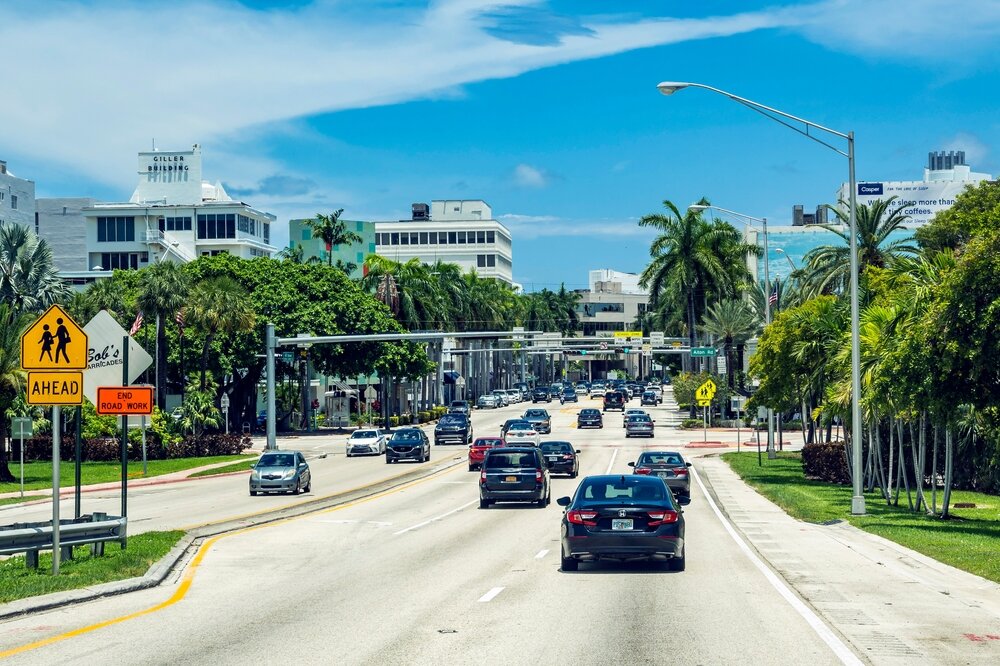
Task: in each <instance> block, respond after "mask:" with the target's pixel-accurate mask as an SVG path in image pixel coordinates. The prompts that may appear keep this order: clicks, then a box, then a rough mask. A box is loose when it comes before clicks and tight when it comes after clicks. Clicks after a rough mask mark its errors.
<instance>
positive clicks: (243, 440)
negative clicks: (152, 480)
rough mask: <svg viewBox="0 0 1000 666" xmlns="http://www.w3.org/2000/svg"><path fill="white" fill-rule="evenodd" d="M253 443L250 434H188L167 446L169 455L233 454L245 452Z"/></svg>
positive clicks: (173, 456) (179, 456)
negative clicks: (198, 435) (197, 435)
mask: <svg viewBox="0 0 1000 666" xmlns="http://www.w3.org/2000/svg"><path fill="white" fill-rule="evenodd" d="M251 443H252V442H251V441H250V438H249V437H248V436H246V435H243V434H236V433H230V434H228V435H227V434H225V433H212V434H210V435H205V434H203V435H201V436H200V437H194V436H188V437H185V438H184V439H182V440H180V441H179V442H176V443H172V444H170V445H169V446H167V457H168V458H194V457H202V456H232V455H238V454H240V453H243V450H244V449H248V448H250V445H251Z"/></svg>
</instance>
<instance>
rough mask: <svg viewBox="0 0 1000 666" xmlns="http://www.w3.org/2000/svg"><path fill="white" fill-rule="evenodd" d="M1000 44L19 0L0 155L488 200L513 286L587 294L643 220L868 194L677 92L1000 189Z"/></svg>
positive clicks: (381, 207) (8, 56)
mask: <svg viewBox="0 0 1000 666" xmlns="http://www.w3.org/2000/svg"><path fill="white" fill-rule="evenodd" d="M151 5H152V6H151ZM998 33H1000V2H997V1H995V0H905V1H904V0H815V1H806V2H790V1H787V0H786V1H784V2H782V1H780V0H779V1H775V2H760V1H758V0H748V1H744V2H721V1H712V0H704V1H701V2H679V1H676V0H671V1H668V0H641V1H627V0H617V1H616V2H608V1H600V0H548V1H545V0H511V1H509V2H490V1H487V0H436V1H433V2H427V1H425V2H406V1H404V0H375V1H370V0H365V1H364V2H357V1H356V0H355V1H353V2H349V1H347V0H325V1H322V0H320V1H316V2H308V1H305V0H300V1H294V2H263V1H253V2H251V1H249V0H248V1H245V2H235V1H233V0H229V1H225V2H222V1H219V2H208V1H201V2H198V1H192V0H177V1H175V2H171V3H169V4H162V5H161V4H159V3H155V5H154V4H153V3H144V2H142V3H141V2H129V1H124V2H111V1H110V0H108V1H104V0H59V1H56V2H46V3H44V4H43V3H37V2H32V1H28V0H14V1H13V2H4V3H3V4H2V5H0V43H2V44H3V45H4V47H3V48H4V59H5V61H6V62H7V64H8V73H7V75H6V76H7V81H6V82H5V95H4V101H3V103H2V104H0V127H2V128H3V131H2V132H0V159H6V160H7V161H8V163H9V166H10V169H11V170H12V171H13V172H14V173H16V174H17V175H19V176H22V177H26V178H30V179H32V180H34V181H35V182H36V184H37V192H38V196H93V197H96V198H98V199H102V200H110V201H117V200H125V199H127V198H128V196H129V195H130V194H131V191H132V189H133V187H134V184H135V175H134V169H135V164H136V163H135V155H136V152H138V151H139V150H144V149H147V148H148V147H149V145H150V142H151V140H152V139H153V138H155V139H156V144H157V146H158V147H160V148H163V149H184V148H187V147H188V146H190V145H191V144H193V143H200V144H201V145H202V149H203V154H204V159H205V176H206V178H209V179H212V180H216V179H218V180H221V181H222V182H223V183H225V184H226V185H227V187H229V188H230V190H231V191H233V192H238V193H239V194H240V196H241V198H243V199H244V200H246V201H247V202H249V203H251V204H252V205H254V206H256V207H258V208H261V209H263V210H267V211H270V212H272V213H274V214H276V215H277V216H278V218H279V220H280V221H282V222H284V221H286V220H287V219H289V218H291V217H311V216H312V215H314V214H315V213H317V212H321V211H324V212H325V211H329V210H333V209H336V208H344V209H345V213H344V216H345V217H346V218H349V219H376V220H377V219H397V218H402V217H407V216H408V214H409V205H410V204H411V203H413V202H418V201H426V202H429V201H430V200H431V199H444V198H449V199H453V198H469V199H478V198H481V199H485V200H486V201H487V202H488V203H490V204H491V205H492V206H493V210H494V214H495V216H496V217H498V218H499V219H501V220H502V221H504V223H505V224H507V225H508V226H509V227H510V228H511V230H512V232H513V234H514V277H515V279H516V280H518V281H520V282H522V283H524V285H525V287H526V288H527V289H529V290H532V289H539V288H541V287H543V286H548V287H557V286H558V284H559V283H560V282H566V284H567V285H568V286H571V287H582V286H585V285H586V279H587V271H588V270H590V269H593V268H615V269H618V270H628V271H640V270H641V269H642V268H643V266H644V265H645V264H646V262H647V260H648V245H649V240H650V238H651V235H650V233H649V232H647V231H645V230H640V229H639V228H638V226H637V224H636V221H637V220H638V218H639V217H641V216H642V215H644V214H647V213H651V212H657V211H659V210H661V204H660V202H661V201H662V200H663V199H670V200H672V201H674V202H675V203H677V204H678V206H680V207H681V208H683V207H684V206H686V205H687V204H688V203H691V202H694V201H695V200H697V199H698V198H700V197H702V196H706V197H708V198H710V199H711V200H712V201H713V203H716V204H718V205H720V206H724V207H727V208H732V209H736V210H739V211H743V212H746V213H748V214H751V215H755V216H766V217H767V218H768V219H769V220H770V221H771V223H772V224H782V223H788V221H789V220H790V216H791V207H792V205H793V204H796V203H801V204H804V205H805V207H806V209H807V210H809V209H812V208H814V207H815V206H816V205H817V204H820V203H827V202H832V198H833V196H834V193H835V191H836V189H837V187H838V186H839V184H840V183H841V182H842V181H844V180H845V179H846V175H847V168H846V160H844V159H843V158H842V157H840V156H838V155H836V154H835V153H833V152H832V151H829V150H827V149H825V148H823V147H822V146H819V145H817V144H814V143H812V142H810V141H808V140H807V139H804V138H802V137H800V136H798V135H796V134H795V133H793V132H791V131H789V130H787V129H785V128H783V127H781V126H780V125H778V124H776V123H773V122H771V121H769V120H767V119H765V118H762V117H760V116H759V115H758V114H755V113H753V112H751V111H749V110H747V109H746V108H744V107H742V106H740V105H738V104H735V103H733V102H732V101H730V100H727V99H726V98H724V97H721V96H719V95H714V94H711V93H709V92H705V91H701V90H694V89H691V90H685V91H683V92H679V93H677V94H676V95H674V96H672V97H664V96H662V95H660V94H659V93H658V92H657V90H656V87H655V86H656V84H657V83H658V82H660V81H661V80H682V81H697V82H702V83H706V84H709V85H713V86H715V87H718V88H723V89H726V90H729V91H731V92H733V93H736V94H739V95H742V96H745V97H749V98H752V99H755V100H757V101H760V102H762V103H765V104H768V105H771V106H774V107H777V108H780V109H782V110H785V111H788V112H790V113H794V114H796V115H799V116H802V117H805V118H809V119H810V120H813V121H815V122H818V123H821V124H825V125H827V126H829V127H832V128H835V129H838V130H842V131H847V130H854V131H855V133H856V135H857V155H858V177H859V179H861V180H890V179H898V180H904V179H906V180H908V179H919V178H920V177H921V175H922V168H923V165H924V163H925V162H926V157H927V152H928V151H930V150H938V149H964V150H965V151H966V152H967V154H968V160H969V162H970V163H971V164H972V166H973V168H974V170H976V171H985V172H988V173H992V174H996V173H997V172H1000V159H998V157H997V153H996V147H997V146H998V144H1000V117H998V116H997V114H996V109H997V107H998V104H997V102H998V100H997V97H998V95H1000V92H998V91H1000V73H998V72H1000V68H998V67H997V65H998V64H1000V62H998V61H1000V55H998V52H997V51H996V49H995V48H993V45H994V44H995V43H996V39H997V37H998V36H1000V35H998ZM279 227H284V225H283V224H282V225H279ZM275 236H276V240H278V241H280V242H283V241H284V240H285V238H286V234H285V232H280V231H279V232H278V233H276V234H275Z"/></svg>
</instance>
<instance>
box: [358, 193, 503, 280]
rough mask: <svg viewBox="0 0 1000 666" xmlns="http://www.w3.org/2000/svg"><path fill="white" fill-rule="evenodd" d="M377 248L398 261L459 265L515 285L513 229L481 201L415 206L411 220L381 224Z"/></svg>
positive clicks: (437, 202)
mask: <svg viewBox="0 0 1000 666" xmlns="http://www.w3.org/2000/svg"><path fill="white" fill-rule="evenodd" d="M375 247H376V252H377V253H378V254H380V255H382V256H383V257H387V258H389V259H392V260H393V261H399V262H406V261H409V260H410V259H414V258H416V259H419V260H420V261H422V262H424V263H428V264H433V263H436V262H437V261H443V262H448V263H454V264H458V265H459V266H461V267H462V269H463V270H464V271H468V270H474V271H476V273H477V274H478V275H479V276H480V277H492V278H497V279H499V280H503V281H504V282H506V283H508V284H514V274H513V248H512V245H511V236H510V231H509V230H508V229H507V227H505V226H504V225H503V224H501V223H500V222H498V221H497V220H494V219H493V210H492V209H491V208H490V206H489V205H488V204H487V203H486V202H485V201H481V200H478V199H473V200H434V201H432V202H431V204H430V206H428V205H427V204H424V203H416V204H413V206H412V214H411V218H410V219H409V220H397V221H393V222H376V223H375Z"/></svg>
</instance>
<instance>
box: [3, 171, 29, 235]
mask: <svg viewBox="0 0 1000 666" xmlns="http://www.w3.org/2000/svg"><path fill="white" fill-rule="evenodd" d="M0 222H6V223H9V224H20V225H21V226H22V227H28V228H29V229H32V230H34V229H35V183H34V182H33V181H30V180H25V179H24V178H18V177H17V176H15V175H14V174H12V173H11V172H10V171H8V170H7V163H6V162H4V161H3V160H0Z"/></svg>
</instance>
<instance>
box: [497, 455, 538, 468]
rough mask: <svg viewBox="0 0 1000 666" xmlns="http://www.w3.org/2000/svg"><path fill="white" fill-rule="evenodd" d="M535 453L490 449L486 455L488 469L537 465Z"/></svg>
mask: <svg viewBox="0 0 1000 666" xmlns="http://www.w3.org/2000/svg"><path fill="white" fill-rule="evenodd" d="M537 462H538V461H537V460H536V459H535V454H533V453H530V452H527V451H523V452H518V451H512V452H509V453H508V452H497V451H490V453H489V455H487V456H486V463H485V466H486V469H504V468H508V467H537Z"/></svg>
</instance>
